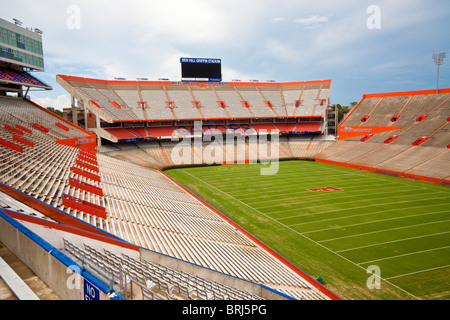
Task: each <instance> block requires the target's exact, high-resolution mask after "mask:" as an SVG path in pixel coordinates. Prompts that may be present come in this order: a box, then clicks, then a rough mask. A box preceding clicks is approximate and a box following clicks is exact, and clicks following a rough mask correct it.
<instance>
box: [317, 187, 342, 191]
mask: <svg viewBox="0 0 450 320" xmlns="http://www.w3.org/2000/svg"><path fill="white" fill-rule="evenodd" d="M308 190H309V191H343V190H342V189H339V188H335V187H325V188H316V189H308Z"/></svg>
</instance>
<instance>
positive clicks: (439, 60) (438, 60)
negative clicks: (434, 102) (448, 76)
mask: <svg viewBox="0 0 450 320" xmlns="http://www.w3.org/2000/svg"><path fill="white" fill-rule="evenodd" d="M444 59H445V52H441V53H435V54H433V60H434V63H435V64H436V65H437V86H436V94H438V93H439V66H440V65H441V64H443V63H444Z"/></svg>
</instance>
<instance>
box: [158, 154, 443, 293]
mask: <svg viewBox="0 0 450 320" xmlns="http://www.w3.org/2000/svg"><path fill="white" fill-rule="evenodd" d="M263 166H264V165H262V164H243V165H228V166H214V167H197V168H184V169H172V170H168V171H166V173H167V174H169V175H170V176H172V177H173V178H175V179H176V180H177V181H178V182H180V183H181V184H183V185H184V186H186V187H187V188H189V189H190V190H191V191H192V192H194V193H196V194H197V195H199V196H200V197H201V198H203V199H205V200H206V201H207V202H208V203H210V204H211V205H213V206H214V207H215V208H217V209H218V210H219V211H221V212H222V213H224V214H225V215H227V216H228V217H229V218H231V219H232V220H233V221H235V222H236V223H238V224H239V225H240V226H242V227H243V228H244V229H246V230H247V231H249V232H250V233H252V234H253V235H254V236H256V237H257V238H259V239H260V240H261V241H263V242H264V243H266V244H267V245H268V246H270V247H271V248H273V249H274V250H276V251H277V252H278V253H280V254H281V255H282V256H284V257H285V258H287V259H288V260H290V261H291V262H293V263H294V264H295V265H297V266H298V267H299V268H300V269H302V270H304V271H305V272H307V273H308V274H310V275H311V276H313V277H317V276H323V279H324V284H325V286H326V287H328V288H329V289H331V290H332V291H333V292H335V293H336V294H337V295H339V296H340V297H342V298H343V299H402V300H403V299H450V188H449V187H445V186H441V185H435V184H431V183H426V182H419V181H411V180H407V179H403V178H397V177H391V176H385V175H381V174H376V173H371V172H365V171H359V170H355V169H350V168H344V167H338V166H333V165H328V164H323V163H317V162H312V161H282V162H280V163H279V170H278V173H277V174H275V175H266V176H264V175H261V174H260V169H261V167H263ZM326 187H334V188H338V189H341V191H336V190H333V191H310V190H309V189H315V188H326ZM373 265H375V266H377V267H379V270H380V277H381V279H382V280H381V283H380V288H379V289H376V288H374V289H369V288H368V287H367V281H368V278H369V277H370V276H371V275H372V274H371V273H368V272H367V268H368V267H369V266H373ZM372 278H374V277H373V276H372Z"/></svg>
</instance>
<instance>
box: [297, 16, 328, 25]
mask: <svg viewBox="0 0 450 320" xmlns="http://www.w3.org/2000/svg"><path fill="white" fill-rule="evenodd" d="M328 20H329V18H328V17H326V16H317V15H314V16H309V17H308V18H299V19H296V20H294V22H296V23H301V24H305V25H311V24H320V23H325V22H328Z"/></svg>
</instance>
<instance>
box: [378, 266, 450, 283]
mask: <svg viewBox="0 0 450 320" xmlns="http://www.w3.org/2000/svg"><path fill="white" fill-rule="evenodd" d="M448 267H450V264H448V265H446V266H442V267H437V268H431V269H426V270H420V271H416V272H411V273H405V274H401V275H398V276H393V277H389V278H385V279H386V280H387V279H389V280H390V279H395V278H400V277H405V276H410V275H412V274H417V273H423V272H427V271H433V270H438V269H444V268H448Z"/></svg>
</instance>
